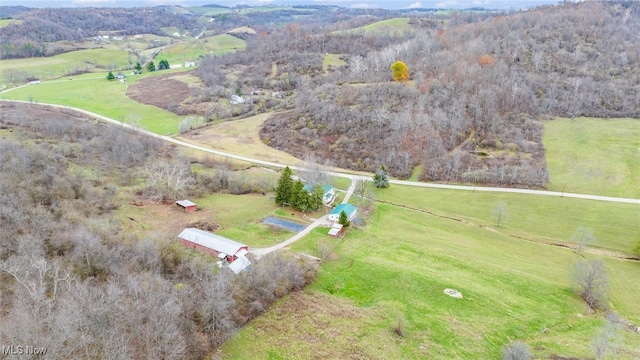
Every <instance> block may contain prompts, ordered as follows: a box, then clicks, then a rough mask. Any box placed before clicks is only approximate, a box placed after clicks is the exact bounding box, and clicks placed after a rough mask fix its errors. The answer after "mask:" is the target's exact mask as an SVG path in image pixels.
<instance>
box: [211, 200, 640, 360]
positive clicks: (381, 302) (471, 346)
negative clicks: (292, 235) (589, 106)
mask: <svg viewBox="0 0 640 360" xmlns="http://www.w3.org/2000/svg"><path fill="white" fill-rule="evenodd" d="M387 190H389V189H387ZM430 195H432V196H435V195H433V194H430ZM414 196H415V194H414ZM442 197H443V198H444V197H445V196H442ZM446 197H447V198H451V194H448V193H447V194H446ZM485 202H487V203H491V201H487V200H485ZM449 215H451V214H450V213H449ZM559 220H562V219H559ZM348 231H349V233H348V234H347V237H346V238H345V239H344V240H343V241H341V242H340V243H339V244H338V246H337V256H335V257H334V258H333V259H332V260H329V261H326V262H325V263H323V265H322V271H321V273H320V275H319V279H318V281H317V282H316V283H315V284H314V285H312V286H311V287H310V288H308V289H307V290H306V291H305V292H304V293H302V294H294V295H292V296H291V297H290V298H288V299H285V300H283V301H281V302H279V303H278V304H277V305H275V306H274V307H273V308H272V309H270V310H269V311H268V312H267V313H266V314H265V315H264V316H262V317H260V318H258V319H256V320H255V321H254V322H252V323H251V324H249V326H247V327H246V328H245V329H244V330H243V331H241V332H240V334H239V335H238V336H236V337H235V338H234V339H232V340H231V341H229V342H228V343H227V344H226V345H225V346H224V347H223V354H224V358H229V359H240V358H242V357H246V356H248V355H250V356H251V357H254V358H286V359H305V358H323V357H328V358H367V359H388V358H393V359H409V358H411V359H415V358H429V359H471V358H477V359H480V358H485V359H496V358H499V357H500V354H501V349H502V346H504V345H505V344H507V343H509V342H510V341H512V340H516V339H517V340H521V341H524V342H526V343H527V344H529V346H530V347H531V349H532V352H533V353H534V354H535V355H536V357H537V358H538V357H539V358H549V357H550V356H552V355H554V354H557V355H561V356H573V357H578V358H585V357H591V356H592V349H591V342H592V340H593V338H594V337H595V336H596V334H597V332H598V330H599V328H600V327H601V326H602V325H603V321H602V314H593V313H591V312H590V311H589V309H588V308H587V307H586V305H585V304H584V303H583V302H582V301H581V300H580V299H579V298H578V297H577V296H576V295H575V294H574V291H573V289H572V286H571V280H570V278H571V270H572V265H573V263H574V262H575V261H577V260H578V259H580V258H581V257H580V256H579V255H577V254H576V253H574V252H573V251H571V250H569V249H566V248H560V247H556V246H551V245H546V244H540V243H536V242H531V241H526V240H522V239H518V238H514V237H513V236H511V235H510V234H508V233H503V232H502V231H493V230H491V229H486V228H481V227H478V226H476V225H474V224H469V223H466V222H461V221H456V220H452V219H449V218H445V217H439V216H433V215H429V214H425V213H424V212H421V211H416V210H411V209H407V208H402V207H398V206H393V205H388V204H380V205H379V206H378V207H377V210H376V211H375V213H374V216H373V219H372V221H371V225H369V226H368V227H366V228H364V229H350V230H348ZM321 236H322V234H321V233H320V230H318V231H316V232H314V233H312V234H311V236H309V237H307V238H305V239H304V240H302V241H301V242H300V243H298V244H295V245H294V246H293V249H294V250H302V251H305V252H308V251H312V250H313V249H314V248H316V247H317V245H316V244H317V243H318V242H319V241H322V240H321ZM305 243H306V244H305ZM605 264H606V267H607V271H608V273H609V278H610V279H611V283H612V294H611V299H612V303H611V305H612V307H613V308H614V309H615V310H616V311H617V312H618V313H620V314H621V315H622V316H623V317H625V318H626V319H628V320H630V321H632V322H635V323H637V322H640V309H639V308H638V306H637V295H638V294H640V284H638V282H637V281H633V280H632V279H631V278H630V276H632V275H630V274H635V275H637V274H638V271H640V264H639V263H637V262H630V261H623V260H615V259H605ZM447 288H451V289H455V290H457V291H460V292H461V293H462V296H463V297H462V298H461V299H456V298H452V297H449V296H447V295H445V294H444V290H445V289H447ZM314 304H319V305H314ZM398 322H401V323H403V325H402V326H400V327H401V328H402V331H403V333H404V335H403V336H400V335H398V334H397V332H396V329H397V328H398V325H397V324H398ZM637 337H638V335H637V334H634V333H633V332H631V331H628V330H624V331H623V333H622V343H621V350H622V351H620V352H619V353H618V358H620V359H634V358H637V357H638V356H640V345H638V344H639V342H638V341H637V339H638V338H637ZM291 339H294V341H291ZM329 339H330V340H329ZM322 354H325V355H322Z"/></svg>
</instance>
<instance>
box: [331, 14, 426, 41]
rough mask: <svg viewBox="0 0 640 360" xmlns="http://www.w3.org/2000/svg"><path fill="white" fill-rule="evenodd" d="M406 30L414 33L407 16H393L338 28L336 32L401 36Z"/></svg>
mask: <svg viewBox="0 0 640 360" xmlns="http://www.w3.org/2000/svg"><path fill="white" fill-rule="evenodd" d="M406 32H409V33H414V32H415V29H414V28H413V26H411V24H409V18H404V17H403V18H393V19H387V20H381V21H376V22H374V23H372V24H368V25H365V26H361V27H358V28H354V29H349V30H339V31H336V32H335V33H336V34H343V33H344V34H349V33H364V34H366V35H373V34H389V35H391V36H396V37H402V36H404V34H405V33H406Z"/></svg>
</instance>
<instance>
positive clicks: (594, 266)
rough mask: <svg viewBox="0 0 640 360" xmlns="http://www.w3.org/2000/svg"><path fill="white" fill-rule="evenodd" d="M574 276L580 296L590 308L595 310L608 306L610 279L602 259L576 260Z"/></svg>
mask: <svg viewBox="0 0 640 360" xmlns="http://www.w3.org/2000/svg"><path fill="white" fill-rule="evenodd" d="M573 276H574V281H575V284H576V285H577V286H578V292H579V294H580V297H581V298H582V299H583V300H584V301H585V302H586V303H587V305H589V307H590V308H592V309H594V310H595V309H605V308H606V307H607V304H606V298H607V289H608V280H607V272H606V269H605V267H604V263H603V262H602V260H600V259H590V260H580V261H578V262H576V263H575V265H574V272H573Z"/></svg>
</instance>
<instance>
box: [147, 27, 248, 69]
mask: <svg viewBox="0 0 640 360" xmlns="http://www.w3.org/2000/svg"><path fill="white" fill-rule="evenodd" d="M246 46H247V44H246V42H245V41H244V40H242V39H238V38H237V37H235V36H232V35H229V34H220V35H215V36H210V37H205V38H202V39H197V40H196V39H191V40H188V41H186V42H184V43H179V44H175V45H172V46H169V47H167V48H166V49H164V50H162V51H161V52H160V54H159V55H158V56H157V59H166V60H167V61H169V64H180V63H184V62H185V61H195V60H198V59H199V58H201V57H203V56H205V55H209V54H215V55H220V54H226V53H229V52H234V51H237V50H241V49H244V48H245V47H246Z"/></svg>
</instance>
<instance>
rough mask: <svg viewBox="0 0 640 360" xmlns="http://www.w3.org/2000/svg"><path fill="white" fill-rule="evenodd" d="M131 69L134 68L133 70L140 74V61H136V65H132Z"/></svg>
mask: <svg viewBox="0 0 640 360" xmlns="http://www.w3.org/2000/svg"><path fill="white" fill-rule="evenodd" d="M133 70H135V71H134V72H135V73H136V74H142V65H140V62H137V63H136V66H134V68H133Z"/></svg>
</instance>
